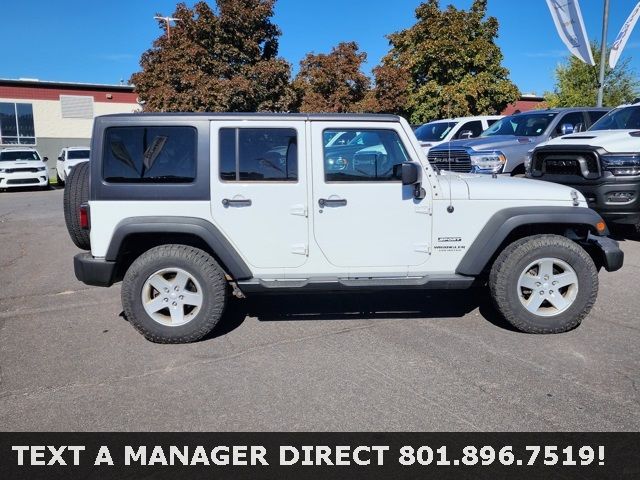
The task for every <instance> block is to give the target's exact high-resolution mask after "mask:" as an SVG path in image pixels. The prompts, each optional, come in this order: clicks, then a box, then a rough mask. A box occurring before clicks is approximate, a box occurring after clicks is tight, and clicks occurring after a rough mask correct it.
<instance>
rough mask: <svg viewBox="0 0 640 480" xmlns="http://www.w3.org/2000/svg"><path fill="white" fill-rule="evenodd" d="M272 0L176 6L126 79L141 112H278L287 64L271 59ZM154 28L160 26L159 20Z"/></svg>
mask: <svg viewBox="0 0 640 480" xmlns="http://www.w3.org/2000/svg"><path fill="white" fill-rule="evenodd" d="M274 2H275V0H216V5H217V8H216V10H215V11H214V10H213V9H212V8H211V7H209V5H208V4H207V3H206V2H204V1H199V2H197V3H196V4H195V5H194V6H193V7H192V8H189V7H187V6H186V5H185V4H184V3H179V4H178V5H177V6H176V11H175V13H174V14H173V17H175V18H177V19H178V21H177V22H176V24H175V26H173V27H172V28H171V35H170V37H169V36H168V35H167V34H166V33H165V34H164V35H162V36H160V37H159V38H158V39H156V40H155V41H154V43H153V46H152V48H151V49H149V50H147V51H146V52H144V53H143V54H142V57H141V60H140V66H141V67H142V71H140V72H138V73H135V74H134V75H133V76H132V77H131V83H133V84H134V85H135V86H136V91H137V93H138V95H139V96H140V98H141V99H142V100H144V101H145V103H144V109H145V110H146V111H236V112H237V111H286V110H288V109H289V107H290V105H291V103H292V101H293V99H294V95H293V90H292V88H291V86H290V78H291V67H290V65H289V63H287V62H286V61H285V60H283V59H281V58H279V57H278V56H277V54H278V38H279V36H280V30H279V29H278V27H277V26H276V25H275V24H274V23H272V22H271V17H272V16H273V6H274ZM160 26H161V28H166V27H165V25H164V22H162V21H161V22H160Z"/></svg>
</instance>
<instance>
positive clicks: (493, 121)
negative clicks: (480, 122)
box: [487, 118, 499, 126]
mask: <svg viewBox="0 0 640 480" xmlns="http://www.w3.org/2000/svg"><path fill="white" fill-rule="evenodd" d="M498 120H499V119H498V118H492V119H491V120H487V125H489V126H491V125H493V124H494V123H496V122H497V121H498Z"/></svg>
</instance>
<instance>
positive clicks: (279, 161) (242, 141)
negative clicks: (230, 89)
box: [218, 128, 298, 182]
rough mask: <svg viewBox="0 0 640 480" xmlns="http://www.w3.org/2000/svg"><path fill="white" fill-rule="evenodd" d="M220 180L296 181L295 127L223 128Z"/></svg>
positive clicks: (221, 133) (220, 137)
mask: <svg viewBox="0 0 640 480" xmlns="http://www.w3.org/2000/svg"><path fill="white" fill-rule="evenodd" d="M219 139H220V145H219V148H220V149H219V156H218V158H219V169H220V179H221V180H225V181H228V182H296V181H297V180H298V140H297V135H296V130H295V129H293V128H221V129H220V134H219Z"/></svg>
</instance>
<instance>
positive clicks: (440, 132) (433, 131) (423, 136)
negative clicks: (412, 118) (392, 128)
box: [415, 122, 458, 142]
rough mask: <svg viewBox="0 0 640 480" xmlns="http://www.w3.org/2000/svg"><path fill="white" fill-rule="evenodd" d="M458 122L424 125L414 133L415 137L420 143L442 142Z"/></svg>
mask: <svg viewBox="0 0 640 480" xmlns="http://www.w3.org/2000/svg"><path fill="white" fill-rule="evenodd" d="M457 124H458V122H431V123H425V124H424V125H422V126H421V127H418V128H417V129H416V131H415V134H416V137H418V140H420V141H421V142H437V141H439V140H444V139H445V138H446V136H447V134H448V133H449V132H450V131H451V129H452V128H453V127H455V126H456V125H457Z"/></svg>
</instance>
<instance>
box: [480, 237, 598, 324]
mask: <svg viewBox="0 0 640 480" xmlns="http://www.w3.org/2000/svg"><path fill="white" fill-rule="evenodd" d="M543 258H553V259H558V260H560V261H562V262H565V263H566V264H567V265H569V266H570V267H571V268H572V269H573V270H574V272H575V274H576V277H577V286H578V288H577V293H576V294H575V299H574V300H573V303H572V304H571V305H570V306H569V307H568V308H566V310H564V311H561V312H560V313H557V314H555V315H553V316H543V315H537V314H535V313H532V312H530V311H529V310H527V308H525V306H524V305H523V303H522V301H521V296H522V292H519V291H518V290H519V289H518V280H519V278H520V275H521V274H522V273H523V272H524V270H525V269H526V268H527V266H529V265H530V264H531V263H532V262H535V261H536V260H540V259H543ZM489 288H490V291H491V296H492V298H493V301H494V303H495V304H496V307H497V308H498V310H499V312H500V313H501V314H502V316H503V317H504V318H505V320H507V321H508V322H509V323H510V324H511V325H513V326H514V327H515V328H517V329H518V330H521V331H523V332H527V333H561V332H566V331H569V330H572V329H574V328H575V327H577V326H578V325H580V323H581V322H582V320H583V319H584V317H586V316H587V315H588V313H589V312H590V311H591V308H592V307H593V304H594V303H595V301H596V297H597V295H598V270H597V268H596V266H595V264H594V262H593V259H592V258H591V257H590V256H589V254H588V253H587V252H586V251H585V250H584V249H583V248H582V247H580V245H578V244H577V243H575V242H573V241H571V240H569V239H568V238H565V237H562V236H560V235H535V236H531V237H526V238H523V239H521V240H518V241H516V242H514V243H512V244H511V245H509V246H508V247H507V248H505V250H504V251H503V252H502V253H501V254H500V255H499V256H498V258H497V259H496V261H495V263H494V264H493V266H492V268H491V273H490V275H489ZM540 288H541V289H543V288H545V287H544V286H542V287H540ZM548 288H554V287H551V286H550V287H548ZM536 289H537V287H536ZM523 292H527V290H523ZM534 293H535V294H537V292H533V290H532V291H531V293H530V294H531V295H533V294H534ZM556 293H558V292H556ZM522 298H524V297H522ZM528 298H530V297H528ZM545 302H547V301H545ZM545 302H543V304H542V307H545V305H546V306H549V307H552V308H553V305H551V304H549V303H545ZM545 308H546V307H545Z"/></svg>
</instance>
